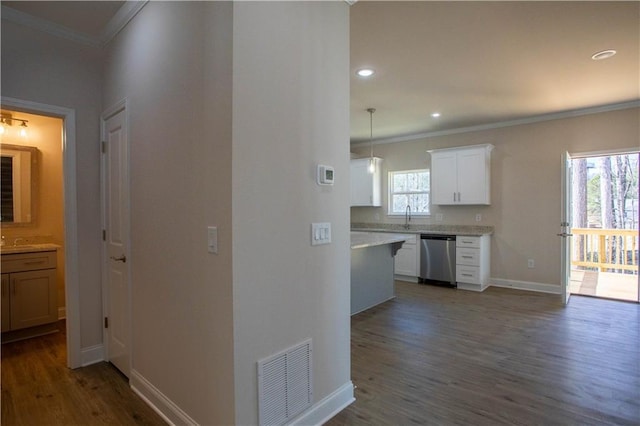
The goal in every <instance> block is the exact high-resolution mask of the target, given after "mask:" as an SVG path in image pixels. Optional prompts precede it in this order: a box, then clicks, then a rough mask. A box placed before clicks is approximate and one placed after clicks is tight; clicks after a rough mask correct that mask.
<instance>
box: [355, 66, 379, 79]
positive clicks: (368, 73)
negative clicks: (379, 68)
mask: <svg viewBox="0 0 640 426" xmlns="http://www.w3.org/2000/svg"><path fill="white" fill-rule="evenodd" d="M375 73H376V72H375V71H374V70H372V69H371V68H362V69H359V70H358V71H356V74H358V75H359V76H360V77H371V76H372V75H373V74H375Z"/></svg>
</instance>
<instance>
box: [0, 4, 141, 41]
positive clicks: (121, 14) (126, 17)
mask: <svg viewBox="0 0 640 426" xmlns="http://www.w3.org/2000/svg"><path fill="white" fill-rule="evenodd" d="M148 1H149V0H144V1H135V0H133V1H132V0H128V1H126V2H125V3H124V4H123V5H122V7H121V8H120V9H118V11H117V12H116V14H115V15H114V16H113V18H111V20H110V21H109V23H108V24H107V26H106V27H105V28H104V30H103V31H102V34H101V35H100V37H99V38H96V37H92V36H89V35H87V34H84V33H81V32H79V31H74V30H72V29H69V28H67V27H65V26H63V25H58V24H55V23H53V22H50V21H47V20H46V19H42V18H38V17H35V16H32V15H29V14H28V13H24V12H21V11H19V10H16V9H12V8H10V7H7V6H2V19H6V20H8V21H11V22H14V23H16V24H20V25H24V26H25V27H29V28H33V29H34V30H38V31H42V32H45V33H47V34H51V35H54V36H57V37H61V38H64V39H67V40H71V41H74V42H76V43H80V44H84V45H86V46H91V47H102V46H104V45H106V44H107V43H109V42H110V41H111V40H112V39H113V38H114V37H115V36H116V35H117V34H118V33H119V32H120V31H121V30H122V29H123V28H124V27H125V26H126V25H127V24H128V23H129V21H131V19H133V17H134V16H136V15H137V14H138V12H140V10H142V8H143V7H144V6H145V5H146V4H147V3H148Z"/></svg>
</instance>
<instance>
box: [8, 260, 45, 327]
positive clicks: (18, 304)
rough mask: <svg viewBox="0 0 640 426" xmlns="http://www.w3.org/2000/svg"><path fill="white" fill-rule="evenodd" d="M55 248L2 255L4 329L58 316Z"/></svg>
mask: <svg viewBox="0 0 640 426" xmlns="http://www.w3.org/2000/svg"><path fill="white" fill-rule="evenodd" d="M56 293H57V290H56V251H44V252H32V253H19V254H3V255H2V331H13V330H20V329H23V328H28V327H34V326H37V325H42V324H48V323H52V322H55V321H57V320H58V307H57V305H58V303H57V294H56Z"/></svg>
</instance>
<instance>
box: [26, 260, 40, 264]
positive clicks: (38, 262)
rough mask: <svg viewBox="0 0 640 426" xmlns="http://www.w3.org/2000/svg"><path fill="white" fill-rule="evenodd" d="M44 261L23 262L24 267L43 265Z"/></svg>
mask: <svg viewBox="0 0 640 426" xmlns="http://www.w3.org/2000/svg"><path fill="white" fill-rule="evenodd" d="M44 262H45V261H44V260H34V261H32V262H24V264H25V265H39V264H41V263H44Z"/></svg>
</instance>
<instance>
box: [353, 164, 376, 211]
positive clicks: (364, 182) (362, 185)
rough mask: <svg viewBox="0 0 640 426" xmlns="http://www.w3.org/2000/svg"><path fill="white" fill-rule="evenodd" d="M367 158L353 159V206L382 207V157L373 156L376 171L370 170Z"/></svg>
mask: <svg viewBox="0 0 640 426" xmlns="http://www.w3.org/2000/svg"><path fill="white" fill-rule="evenodd" d="M369 161H370V159H369V158H368V157H367V158H358V159H354V160H351V206H352V207H358V206H369V207H380V206H381V205H382V196H381V189H382V170H381V168H382V167H381V166H382V158H377V157H373V161H374V165H375V171H374V172H373V173H370V172H369Z"/></svg>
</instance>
